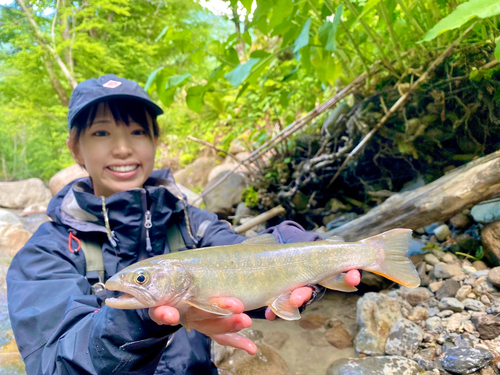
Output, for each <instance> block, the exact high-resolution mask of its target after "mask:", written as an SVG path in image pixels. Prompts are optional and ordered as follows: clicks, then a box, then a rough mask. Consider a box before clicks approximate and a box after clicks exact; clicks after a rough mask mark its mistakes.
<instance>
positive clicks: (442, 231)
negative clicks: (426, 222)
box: [434, 224, 451, 242]
mask: <svg viewBox="0 0 500 375" xmlns="http://www.w3.org/2000/svg"><path fill="white" fill-rule="evenodd" d="M434 234H435V235H436V237H437V239H438V240H439V241H441V242H443V241H444V240H446V239H447V238H448V237H450V236H451V230H450V227H448V225H446V224H443V225H440V226H438V227H437V228H435V229H434Z"/></svg>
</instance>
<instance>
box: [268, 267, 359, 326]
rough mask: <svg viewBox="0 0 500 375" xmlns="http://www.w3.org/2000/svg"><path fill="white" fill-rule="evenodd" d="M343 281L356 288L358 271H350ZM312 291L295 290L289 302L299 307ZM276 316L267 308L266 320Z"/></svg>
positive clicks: (309, 297)
mask: <svg viewBox="0 0 500 375" xmlns="http://www.w3.org/2000/svg"><path fill="white" fill-rule="evenodd" d="M345 281H346V283H347V284H349V285H351V286H356V285H358V284H359V282H360V281H361V275H360V273H359V271H358V270H350V271H348V272H347V274H346V275H345ZM312 293H313V290H312V288H311V287H309V286H304V287H302V288H297V289H295V290H294V291H293V292H292V295H291V296H290V302H291V304H292V305H293V306H295V307H300V306H302V305H303V304H304V303H306V302H307V301H309V300H310V299H311V297H312ZM275 318H276V314H275V313H274V312H273V311H272V310H271V309H270V308H269V307H268V308H267V309H266V319H267V320H274V319H275Z"/></svg>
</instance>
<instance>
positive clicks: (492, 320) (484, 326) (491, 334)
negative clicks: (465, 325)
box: [472, 314, 500, 340]
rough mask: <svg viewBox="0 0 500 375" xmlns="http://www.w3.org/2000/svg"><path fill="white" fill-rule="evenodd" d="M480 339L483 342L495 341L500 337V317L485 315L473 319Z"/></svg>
mask: <svg viewBox="0 0 500 375" xmlns="http://www.w3.org/2000/svg"><path fill="white" fill-rule="evenodd" d="M472 323H474V325H475V327H476V330H477V331H478V332H479V335H480V336H479V337H480V338H481V339H483V340H493V339H494V338H496V337H498V336H499V335H500V317H498V316H496V315H492V314H484V315H480V316H478V317H473V318H472Z"/></svg>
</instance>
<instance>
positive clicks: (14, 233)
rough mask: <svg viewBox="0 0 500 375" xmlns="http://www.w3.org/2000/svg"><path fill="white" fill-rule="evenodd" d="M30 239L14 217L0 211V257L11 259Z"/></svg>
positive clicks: (29, 234)
mask: <svg viewBox="0 0 500 375" xmlns="http://www.w3.org/2000/svg"><path fill="white" fill-rule="evenodd" d="M30 237H31V233H30V232H28V231H27V230H26V229H24V227H23V224H22V223H21V220H19V218H18V217H17V216H16V215H14V214H13V213H10V212H8V211H7V210H0V256H8V257H13V256H14V255H16V253H17V252H18V251H19V250H20V249H21V248H22V247H23V246H24V244H25V243H26V242H27V241H28V240H29V239H30Z"/></svg>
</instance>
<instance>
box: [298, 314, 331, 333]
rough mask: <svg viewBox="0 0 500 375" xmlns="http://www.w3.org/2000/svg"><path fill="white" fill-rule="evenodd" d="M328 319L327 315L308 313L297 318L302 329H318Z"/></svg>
mask: <svg viewBox="0 0 500 375" xmlns="http://www.w3.org/2000/svg"><path fill="white" fill-rule="evenodd" d="M328 319H330V317H329V316H328V315H317V314H316V315H309V316H306V317H304V318H302V319H300V320H299V326H301V327H302V328H303V329H318V328H320V327H322V326H323V324H325V322H326V321H327V320H328Z"/></svg>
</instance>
